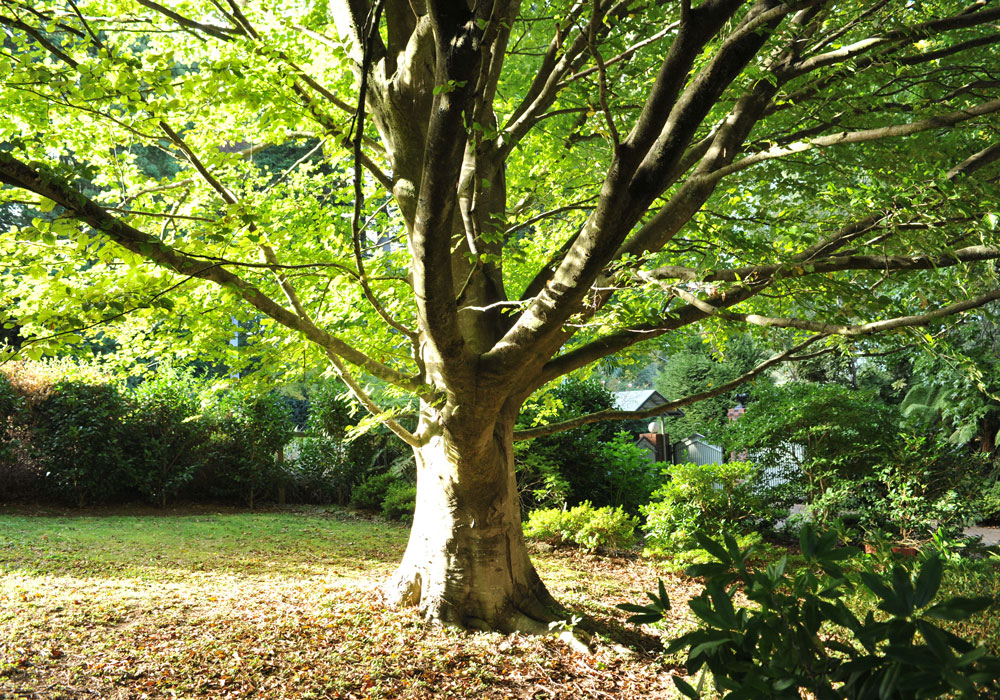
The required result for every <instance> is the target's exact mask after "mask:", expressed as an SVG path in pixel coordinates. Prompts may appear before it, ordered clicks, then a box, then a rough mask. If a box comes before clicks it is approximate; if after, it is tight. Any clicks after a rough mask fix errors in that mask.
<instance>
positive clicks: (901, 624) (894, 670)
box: [622, 526, 1000, 700]
mask: <svg viewBox="0 0 1000 700" xmlns="http://www.w3.org/2000/svg"><path fill="white" fill-rule="evenodd" d="M697 537H698V540H699V543H700V544H701V545H702V546H703V547H704V548H705V549H706V550H707V551H709V552H710V553H711V554H712V555H713V557H714V559H715V561H713V562H712V563H708V564H701V565H695V566H691V567H689V568H688V574H689V575H691V576H703V577H704V578H705V589H704V591H703V592H702V594H701V595H700V596H698V597H697V598H694V599H692V600H691V602H690V603H689V605H690V607H691V610H692V612H693V613H694V614H695V616H696V617H697V618H698V619H699V621H700V627H699V628H698V629H696V630H695V631H693V632H689V633H688V634H685V635H682V636H681V637H678V638H676V639H674V640H673V641H672V642H671V643H670V645H669V647H668V648H667V653H673V652H676V651H680V650H685V649H686V650H687V670H688V673H689V674H695V673H697V672H698V671H700V670H702V669H703V668H704V669H707V670H708V671H709V672H710V673H711V676H712V679H713V680H714V684H715V687H716V689H717V690H719V691H720V692H721V693H722V696H723V698H725V700H740V699H745V700H786V699H787V700H799V698H800V697H802V696H801V694H800V691H803V690H804V691H806V692H808V693H811V694H812V695H813V696H815V697H816V698H818V700H854V699H857V700H862V699H864V700H868V699H871V700H876V699H877V700H909V699H911V698H912V699H916V698H937V697H941V696H942V695H945V694H952V693H954V694H955V695H958V696H960V697H963V698H980V697H991V696H992V695H991V694H992V693H996V692H998V691H1000V681H998V678H1000V658H997V657H996V656H993V655H991V654H989V653H987V650H986V648H985V647H982V646H979V647H977V646H974V645H973V644H971V643H970V642H968V641H967V640H965V639H963V638H961V637H959V636H957V635H955V634H953V633H952V632H949V631H948V630H946V629H945V628H943V627H942V626H941V625H939V624H938V621H940V620H945V621H957V620H964V619H967V618H968V617H970V616H972V615H974V614H976V613H978V612H980V611H982V610H984V609H985V608H986V607H988V606H989V605H990V604H991V603H992V602H993V599H992V598H989V597H979V598H964V597H953V598H948V599H945V600H939V601H937V602H935V597H936V596H937V594H938V591H939V589H940V586H941V580H942V573H943V565H942V561H941V560H940V559H939V558H938V557H937V556H936V555H932V556H930V557H927V558H925V559H924V560H923V561H922V562H921V563H920V565H919V567H918V568H917V570H916V571H915V572H913V573H910V572H908V571H907V570H906V569H904V568H903V567H902V566H899V565H896V566H894V567H893V568H892V569H891V571H884V572H881V573H879V572H876V571H874V570H866V571H862V572H861V573H860V575H858V576H854V575H852V574H850V573H849V572H848V571H847V569H846V568H845V566H844V563H845V561H846V560H848V559H849V558H850V557H851V556H852V555H854V554H856V553H857V550H854V549H851V548H847V547H838V546H837V538H836V535H834V534H833V533H819V532H816V531H815V530H813V529H812V528H811V527H808V526H807V527H805V528H803V530H802V533H801V537H800V546H801V550H802V555H803V557H804V559H805V561H804V565H803V566H801V567H798V568H796V569H795V570H794V571H789V566H788V564H789V562H788V559H787V557H782V558H781V559H780V560H778V561H775V562H772V563H771V564H769V565H768V566H767V567H753V568H751V567H749V566H748V565H747V561H748V559H749V557H750V556H751V555H752V553H753V551H752V548H748V549H745V550H741V549H740V548H739V547H738V545H737V544H736V540H735V539H734V538H733V537H732V536H731V535H729V534H728V533H727V534H726V535H725V537H724V538H723V541H722V542H719V541H716V540H713V539H711V538H709V537H707V536H706V535H704V534H703V533H699V534H698V535H697ZM737 591H742V592H743V594H744V595H745V596H746V598H747V599H748V600H749V601H750V603H751V605H750V606H747V607H743V606H737V605H736V603H735V601H734V596H735V594H736V593H737ZM856 593H860V594H863V595H866V596H868V597H870V598H871V599H872V600H873V601H874V604H875V607H876V608H877V610H878V613H877V614H876V613H875V612H873V611H869V612H868V613H867V614H865V615H864V617H863V618H861V617H858V615H856V614H855V612H853V611H852V610H851V608H850V607H849V605H848V603H849V602H850V601H851V596H852V595H855V594H856ZM650 597H651V598H652V599H653V603H652V605H647V606H635V605H628V606H622V607H623V608H624V609H626V610H628V611H629V612H635V613H637V614H636V615H635V616H634V617H633V618H631V619H632V621H634V622H640V623H649V622H655V621H658V620H660V619H662V617H663V615H664V611H665V610H668V609H669V607H670V604H669V600H668V599H667V595H666V591H665V589H664V588H663V586H662V585H661V586H660V591H659V595H650ZM704 678H705V676H704V675H703V676H702V681H704ZM675 682H676V683H677V687H678V689H679V690H680V691H681V692H682V693H683V694H684V695H686V696H687V697H690V698H698V697H701V687H699V688H698V689H696V688H694V687H692V686H691V685H690V684H688V683H686V682H684V681H683V680H681V679H679V678H676V677H675Z"/></svg>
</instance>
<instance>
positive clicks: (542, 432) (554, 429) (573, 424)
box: [514, 334, 827, 440]
mask: <svg viewBox="0 0 1000 700" xmlns="http://www.w3.org/2000/svg"><path fill="white" fill-rule="evenodd" d="M826 337H827V336H825V335H822V334H821V335H814V336H812V337H811V338H808V339H806V340H804V341H802V342H801V343H798V344H797V345H795V346H793V347H791V348H789V349H788V350H786V351H784V352H782V353H779V354H778V355H775V356H774V357H771V358H770V359H768V360H765V361H764V362H761V363H760V364H759V365H757V366H756V367H754V368H753V369H751V370H750V371H749V372H746V373H744V374H742V375H740V376H739V377H737V378H736V379H733V380H732V381H729V382H725V383H723V384H720V385H718V386H716V387H713V388H711V389H708V390H706V391H702V392H699V393H697V394H691V395H690V396H685V397H684V398H682V399H676V400H674V401H668V402H667V403H665V404H661V405H659V406H654V407H653V408H647V409H646V410H643V411H615V410H606V411H597V412H596V413H590V414H588V415H585V416H579V417H577V418H571V419H569V420H565V421H560V422H558V423H550V424H549V425H542V426H539V427H537V428H529V429H527V430H517V431H515V432H514V440H532V439H534V438H539V437H545V436H546V435H554V434H555V433H561V432H564V431H566V430H572V429H573V428H579V427H581V426H584V425H590V424H591V423H597V422H600V421H607V420H642V419H644V418H652V417H653V416H660V415H663V414H664V413H669V412H670V411H676V410H677V409H678V408H683V407H684V406H688V405H690V404H693V403H697V402H698V401H704V400H705V399H710V398H712V397H715V396H720V395H722V394H725V393H726V392H729V391H732V390H733V389H735V388H736V387H738V386H740V385H742V384H745V383H747V382H749V381H750V380H752V379H754V378H756V377H758V376H759V375H760V374H761V373H762V372H765V371H766V370H768V369H770V368H771V367H773V366H774V365H777V364H780V363H782V362H794V361H795V360H796V359H799V358H796V357H795V355H796V354H797V353H798V352H800V351H801V350H804V349H806V348H807V347H809V346H810V345H812V344H813V343H815V342H816V341H818V340H821V339H823V338H826Z"/></svg>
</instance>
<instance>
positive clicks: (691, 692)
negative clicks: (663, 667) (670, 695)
mask: <svg viewBox="0 0 1000 700" xmlns="http://www.w3.org/2000/svg"><path fill="white" fill-rule="evenodd" d="M670 679H671V680H672V681H673V682H674V685H675V686H676V687H677V690H679V691H681V693H683V695H684V697H687V698H691V700H698V699H699V698H700V697H701V695H699V694H698V691H697V690H695V689H694V688H693V687H691V684H690V683H688V682H687V681H685V680H684V679H683V678H681V677H680V676H675V675H672V676H670Z"/></svg>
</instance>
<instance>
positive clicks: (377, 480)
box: [351, 472, 399, 510]
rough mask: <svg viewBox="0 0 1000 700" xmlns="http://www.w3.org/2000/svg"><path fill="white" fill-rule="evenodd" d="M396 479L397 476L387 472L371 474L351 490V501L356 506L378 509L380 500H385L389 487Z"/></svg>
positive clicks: (380, 504)
mask: <svg viewBox="0 0 1000 700" xmlns="http://www.w3.org/2000/svg"><path fill="white" fill-rule="evenodd" d="M398 481H399V478H398V477H395V476H393V475H392V474H390V473H388V472H385V473H382V474H371V475H369V476H368V477H367V478H365V479H363V480H362V481H360V482H359V483H358V484H357V485H356V486H355V487H354V488H353V489H352V490H351V503H353V504H354V505H356V506H357V507H358V508H365V509H367V510H378V509H379V508H381V507H382V501H384V500H385V497H386V494H388V492H389V487H390V486H392V485H393V484H395V483H397V482H398Z"/></svg>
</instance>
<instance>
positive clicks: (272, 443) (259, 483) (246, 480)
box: [207, 390, 293, 508]
mask: <svg viewBox="0 0 1000 700" xmlns="http://www.w3.org/2000/svg"><path fill="white" fill-rule="evenodd" d="M292 430H293V425H292V419H291V413H290V411H289V410H288V406H287V405H286V404H285V402H284V401H282V400H281V398H280V397H279V396H277V395H275V394H269V393H263V392H253V391H247V390H234V391H231V392H229V393H228V394H226V395H224V396H222V397H220V399H219V401H218V403H217V404H216V405H215V406H214V407H213V410H212V422H211V428H210V431H211V432H210V436H209V444H208V448H207V449H208V458H209V459H210V460H211V461H212V464H213V467H214V470H215V477H216V478H217V479H221V480H222V483H224V484H226V485H227V486H228V485H232V486H231V489H235V490H236V492H238V493H239V495H240V496H241V497H242V498H243V500H244V501H245V502H246V504H247V505H248V506H250V507H251V508H253V507H254V503H255V501H256V500H258V499H259V497H260V495H261V493H262V492H264V491H266V489H267V488H268V487H270V486H271V485H273V484H274V483H276V482H277V481H278V480H279V478H280V474H279V471H278V468H277V462H276V454H277V452H278V451H279V450H280V449H282V448H283V447H284V446H285V444H286V443H287V442H288V440H289V439H290V438H291V435H292ZM231 489H227V490H230V493H232V490H231Z"/></svg>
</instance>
